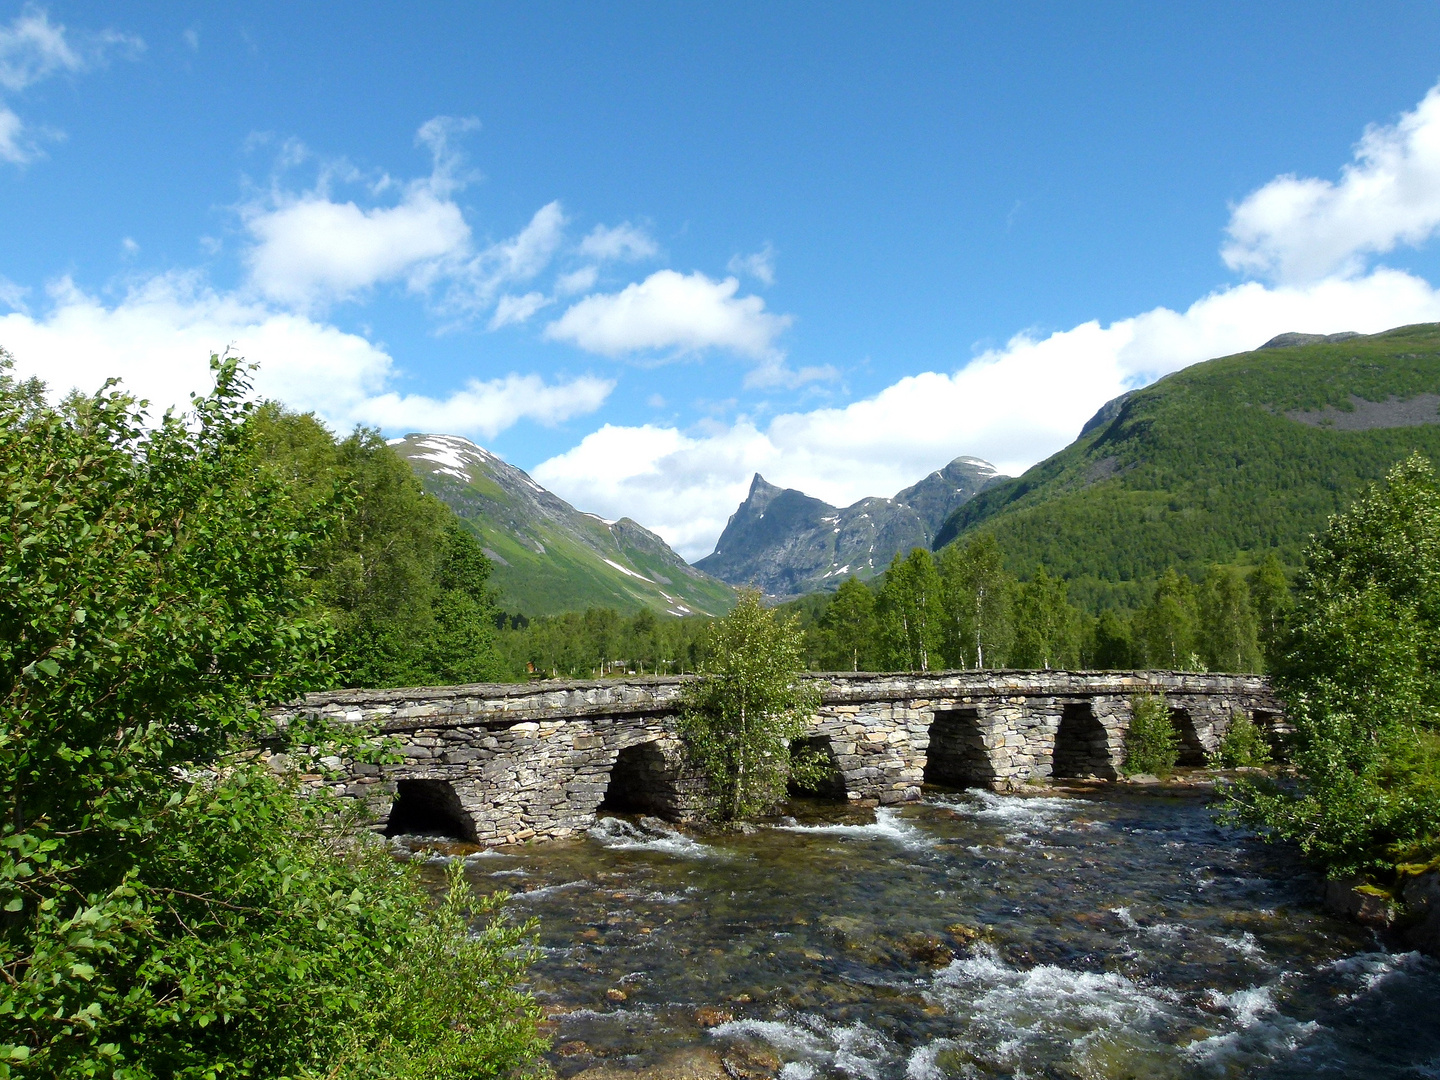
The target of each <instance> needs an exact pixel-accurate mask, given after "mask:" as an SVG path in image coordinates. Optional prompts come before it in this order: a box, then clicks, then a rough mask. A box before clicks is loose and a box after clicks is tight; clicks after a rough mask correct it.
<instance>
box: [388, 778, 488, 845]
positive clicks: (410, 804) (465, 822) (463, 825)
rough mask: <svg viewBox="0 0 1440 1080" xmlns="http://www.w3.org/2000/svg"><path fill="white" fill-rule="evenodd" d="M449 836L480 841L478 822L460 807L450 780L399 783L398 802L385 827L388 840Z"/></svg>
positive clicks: (457, 796) (396, 783)
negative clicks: (406, 836) (406, 835)
mask: <svg viewBox="0 0 1440 1080" xmlns="http://www.w3.org/2000/svg"><path fill="white" fill-rule="evenodd" d="M402 833H404V834H411V835H415V836H445V837H448V838H450V839H451V840H465V841H467V842H469V843H474V842H475V840H476V836H477V834H476V829H475V819H474V818H472V817H471V816H470V815H469V814H468V813H467V812H466V811H465V808H464V806H462V805H461V803H460V796H459V795H457V794H456V793H455V787H454V785H452V784H451V783H450V782H449V781H448V780H436V779H410V780H397V781H396V782H395V801H394V802H393V803H391V804H390V817H389V820H388V821H387V822H386V824H385V835H386V836H398V835H400V834H402Z"/></svg>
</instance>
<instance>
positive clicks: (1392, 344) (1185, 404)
mask: <svg viewBox="0 0 1440 1080" xmlns="http://www.w3.org/2000/svg"><path fill="white" fill-rule="evenodd" d="M1437 391H1440V327H1437V326H1435V325H1433V324H1430V325H1424V326H1412V327H1404V328H1402V329H1399V330H1392V331H1389V332H1387V333H1384V334H1376V335H1372V336H1368V337H1361V338H1354V339H1351V340H1349V341H1345V342H1342V343H1336V344H1319V345H1308V346H1301V347H1296V348H1286V349H1267V350H1263V351H1257V352H1249V353H1242V354H1239V355H1236V356H1230V357H1225V358H1222V359H1218V360H1211V361H1209V362H1207V363H1203V364H1196V365H1194V366H1192V367H1189V368H1186V369H1184V370H1183V371H1179V372H1176V373H1174V374H1173V375H1169V376H1167V377H1166V378H1164V379H1161V380H1159V381H1158V382H1157V383H1155V384H1154V385H1152V386H1149V387H1146V388H1144V389H1142V390H1136V391H1134V392H1132V393H1130V394H1128V395H1126V396H1125V397H1124V398H1122V399H1120V400H1119V401H1117V402H1115V403H1113V404H1112V406H1111V407H1108V408H1107V410H1106V411H1105V412H1104V413H1102V414H1101V415H1100V416H1098V417H1097V418H1096V422H1094V423H1093V424H1092V425H1090V426H1087V429H1086V430H1085V431H1084V432H1082V433H1081V435H1080V436H1079V437H1078V438H1077V439H1076V440H1075V442H1074V443H1072V444H1071V445H1070V446H1069V447H1067V448H1066V449H1064V450H1062V451H1060V453H1058V454H1056V455H1054V456H1052V457H1050V458H1048V459H1047V460H1046V461H1044V462H1042V463H1040V464H1039V465H1036V466H1035V467H1034V468H1032V469H1030V470H1029V471H1027V472H1026V473H1025V475H1023V476H1021V477H1018V478H1017V479H1015V480H1011V481H1008V482H1006V483H1002V484H997V485H996V486H994V487H992V488H989V489H987V490H986V491H984V492H982V493H981V494H980V495H978V496H977V497H976V498H975V499H973V500H971V501H970V502H969V503H967V504H965V505H964V506H962V507H961V508H960V509H959V510H958V511H956V513H955V514H954V515H953V516H952V518H951V519H950V521H949V522H947V523H946V525H945V527H944V528H943V529H942V530H941V531H940V533H939V534H938V535H937V537H936V541H935V547H936V548H937V549H939V548H941V547H943V546H944V545H945V544H947V543H949V542H950V541H952V540H953V539H955V538H956V537H959V536H962V535H965V536H968V535H970V534H971V533H972V532H981V533H991V534H992V535H994V536H995V538H996V540H997V541H998V542H999V545H1000V549H1001V550H1002V551H1003V552H1004V554H1005V560H1006V566H1007V567H1008V569H1009V570H1010V571H1011V572H1012V573H1015V574H1017V575H1019V576H1022V577H1024V576H1028V575H1029V574H1031V573H1033V572H1034V570H1035V568H1036V567H1040V566H1044V567H1045V568H1046V570H1047V571H1048V572H1049V573H1051V574H1054V575H1057V576H1059V577H1063V578H1064V579H1065V580H1066V581H1068V582H1069V583H1070V595H1071V598H1072V599H1073V600H1074V601H1075V602H1076V603H1077V604H1079V605H1080V606H1081V607H1082V608H1084V609H1086V610H1089V611H1092V612H1098V611H1099V610H1102V609H1103V608H1106V607H1122V608H1136V607H1140V606H1142V605H1143V604H1144V603H1145V602H1146V601H1147V600H1148V598H1149V597H1150V595H1151V594H1152V593H1153V591H1154V588H1155V582H1156V580H1157V579H1158V578H1159V576H1160V575H1161V574H1163V573H1164V571H1165V570H1166V569H1167V568H1168V567H1174V568H1176V569H1177V570H1178V571H1179V572H1180V573H1181V574H1184V575H1186V576H1188V577H1190V578H1192V579H1194V580H1199V579H1200V578H1202V577H1203V576H1204V574H1205V571H1206V568H1207V567H1208V566H1210V565H1211V564H1215V563H1219V564H1222V565H1234V566H1237V567H1240V568H1242V569H1243V568H1246V567H1251V566H1255V565H1257V564H1259V563H1261V562H1262V561H1263V560H1264V559H1265V558H1266V557H1267V556H1269V555H1271V554H1274V555H1276V556H1277V557H1278V559H1279V561H1280V563H1281V564H1283V565H1284V566H1285V567H1287V568H1295V567H1298V566H1299V563H1300V556H1301V551H1302V549H1303V548H1304V545H1305V543H1306V540H1307V538H1308V537H1309V536H1310V535H1311V534H1313V533H1317V532H1319V531H1320V530H1321V529H1323V527H1324V524H1325V521H1326V520H1327V518H1328V517H1329V516H1330V515H1331V514H1334V513H1337V512H1339V511H1341V510H1343V509H1344V508H1345V507H1346V506H1348V505H1349V504H1350V503H1351V502H1353V501H1354V499H1355V498H1356V497H1358V496H1359V495H1360V494H1361V493H1362V492H1363V491H1364V489H1365V487H1366V485H1367V484H1370V483H1373V482H1375V481H1377V480H1379V479H1381V478H1382V477H1383V476H1384V475H1385V472H1386V470H1387V469H1389V467H1390V466H1391V465H1392V464H1393V463H1394V462H1396V461H1398V460H1400V459H1401V458H1402V457H1404V456H1405V455H1406V454H1407V453H1409V452H1411V451H1412V450H1419V451H1420V452H1422V453H1424V454H1426V455H1428V456H1430V457H1432V458H1434V457H1436V456H1437V455H1440V425H1436V424H1428V425H1423V426H1417V427H1389V428H1374V429H1371V430H1366V431H1347V430H1341V429H1339V428H1337V427H1334V426H1326V425H1323V424H1322V425H1314V424H1305V423H1300V422H1298V421H1297V420H1295V419H1292V418H1291V417H1290V416H1288V415H1287V413H1289V412H1292V411H1295V410H1308V411H1310V412H1312V413H1313V412H1315V411H1316V410H1321V409H1323V408H1325V407H1327V406H1329V407H1331V408H1333V409H1335V410H1338V411H1339V412H1340V413H1342V414H1344V413H1349V412H1351V411H1353V409H1354V407H1355V406H1354V403H1353V402H1352V400H1351V395H1355V396H1356V397H1358V398H1360V399H1362V400H1364V401H1367V402H1385V401H1387V400H1388V399H1390V398H1392V397H1393V398H1398V399H1400V400H1405V399H1409V398H1411V397H1414V396H1415V395H1417V394H1421V393H1427V394H1433V393H1436V392H1437Z"/></svg>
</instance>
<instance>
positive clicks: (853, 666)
mask: <svg viewBox="0 0 1440 1080" xmlns="http://www.w3.org/2000/svg"><path fill="white" fill-rule="evenodd" d="M811 641H813V645H811V650H812V651H813V653H814V654H816V655H817V658H818V665H817V666H818V667H820V668H821V670H823V671H869V670H870V665H871V663H872V660H871V656H872V655H873V653H874V651H875V594H874V593H872V592H871V591H870V589H869V588H868V587H866V585H865V584H864V583H862V582H861V581H860V580H859V579H858V578H854V577H850V578H846V579H845V581H843V582H841V584H840V588H839V589H837V590H836V591H835V595H834V597H833V598H831V600H830V601H829V603H828V604H827V605H826V606H825V611H824V614H823V615H821V616H820V618H819V620H818V621H817V622H816V624H815V628H814V630H813V632H812V634H811ZM807 644H808V643H807Z"/></svg>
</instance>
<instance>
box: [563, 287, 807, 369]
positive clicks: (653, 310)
mask: <svg viewBox="0 0 1440 1080" xmlns="http://www.w3.org/2000/svg"><path fill="white" fill-rule="evenodd" d="M739 288H740V282H739V280H738V279H736V278H733V277H729V278H725V279H724V280H723V281H712V280H711V279H710V278H708V277H706V276H705V275H704V274H702V273H700V272H698V271H697V272H695V273H693V274H689V275H685V274H680V273H677V272H676V271H674V270H657V271H656V272H655V273H653V274H651V275H650V276H649V277H648V278H646V279H645V280H644V281H641V282H637V283H633V284H631V285H627V286H626V287H625V288H624V289H622V290H621V291H620V292H618V293H602V294H597V295H595V296H587V297H585V299H583V300H581V301H579V302H578V303H576V304H574V305H573V306H572V307H571V308H570V309H569V310H568V311H566V312H565V314H564V315H562V316H560V318H559V319H557V320H555V321H554V322H552V323H551V324H550V325H549V326H547V327H546V328H545V336H546V337H547V338H550V339H551V340H553V341H565V342H569V343H570V344H572V345H577V346H579V347H580V348H582V349H585V350H586V351H587V352H593V353H600V354H601V355H604V356H623V355H625V354H627V353H639V352H650V351H655V350H673V351H675V352H679V353H690V352H699V351H701V350H704V349H711V348H716V349H725V350H728V351H730V352H734V353H738V354H740V355H741V356H747V357H750V358H752V359H756V360H762V361H772V360H774V359H775V358H776V357H777V355H778V351H777V349H776V347H775V338H776V337H778V336H779V334H780V333H781V331H783V330H784V329H785V328H786V327H787V326H789V325H790V322H791V319H790V316H788V315H775V314H772V313H771V312H767V311H766V310H765V301H764V300H762V299H761V298H760V297H758V296H741V297H737V296H736V295H735V294H736V292H737V291H738V290H739Z"/></svg>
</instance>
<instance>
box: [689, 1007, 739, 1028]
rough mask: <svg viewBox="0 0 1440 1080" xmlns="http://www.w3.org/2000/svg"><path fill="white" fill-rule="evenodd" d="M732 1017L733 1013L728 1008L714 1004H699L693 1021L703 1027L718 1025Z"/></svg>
mask: <svg viewBox="0 0 1440 1080" xmlns="http://www.w3.org/2000/svg"><path fill="white" fill-rule="evenodd" d="M734 1019H735V1014H734V1013H732V1012H731V1011H730V1010H729V1009H720V1008H717V1007H716V1006H714V1005H701V1006H700V1008H698V1009H696V1010H695V1022H696V1023H697V1024H699V1025H700V1026H701V1027H705V1028H712V1027H719V1026H720V1025H721V1024H728V1023H730V1021H732V1020H734Z"/></svg>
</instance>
